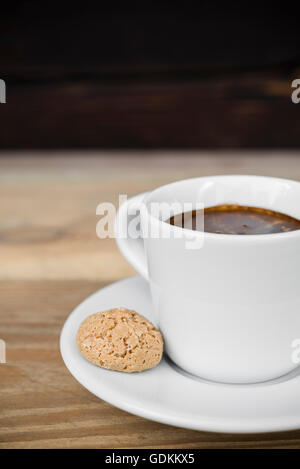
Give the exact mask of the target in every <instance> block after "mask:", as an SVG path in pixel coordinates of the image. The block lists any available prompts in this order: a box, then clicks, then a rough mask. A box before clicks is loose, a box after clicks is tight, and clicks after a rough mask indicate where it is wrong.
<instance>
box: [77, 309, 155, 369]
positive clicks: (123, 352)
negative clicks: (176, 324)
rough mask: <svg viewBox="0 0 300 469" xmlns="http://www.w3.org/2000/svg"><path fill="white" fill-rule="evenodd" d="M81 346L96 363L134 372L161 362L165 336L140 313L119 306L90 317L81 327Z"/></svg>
mask: <svg viewBox="0 0 300 469" xmlns="http://www.w3.org/2000/svg"><path fill="white" fill-rule="evenodd" d="M77 346H78V348H79V350H80V353H81V354H82V355H83V356H84V357H85V358H86V359H87V360H89V361H90V362H92V363H94V364H95V365H98V366H101V367H102V368H107V369H108V370H116V371H125V372H126V373H132V372H135V371H144V370H148V369H149V368H154V367H155V366H156V365H158V363H159V362H160V360H161V357H162V352H163V339H162V335H161V333H160V331H159V330H158V329H156V328H155V327H154V326H153V324H152V323H151V322H150V321H148V320H147V319H146V318H144V317H143V316H141V315H140V314H138V313H136V312H135V311H131V310H129V309H126V308H115V309H110V310H109V311H103V312H101V313H96V314H92V315H91V316H89V317H87V318H86V319H85V320H84V321H83V323H82V324H81V325H80V327H79V330H78V334H77Z"/></svg>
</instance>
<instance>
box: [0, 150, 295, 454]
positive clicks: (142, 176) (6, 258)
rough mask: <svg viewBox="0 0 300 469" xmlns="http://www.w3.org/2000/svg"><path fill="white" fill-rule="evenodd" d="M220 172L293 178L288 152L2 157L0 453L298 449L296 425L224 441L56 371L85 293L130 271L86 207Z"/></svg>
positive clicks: (291, 156) (60, 369) (227, 437)
mask: <svg viewBox="0 0 300 469" xmlns="http://www.w3.org/2000/svg"><path fill="white" fill-rule="evenodd" d="M222 173H249V174H253V173H256V174H265V175H267V174H268V175H274V176H282V177H291V178H294V179H299V180H300V155H299V154H297V153H287V152H285V153H281V152H277V153H276V152H275V153H274V152H273V153H268V154H266V153H261V154H259V153H253V154H250V153H248V154H241V153H211V154H209V153H205V152H204V153H199V152H198V153H197V152H195V153H186V154H180V153H177V154H174V153H173V152H172V153H145V154H142V153H134V152H127V153H126V152H124V153H111V154H109V153H99V152H94V153H88V154H83V153H71V154H67V153H66V152H64V153H62V154H60V153H54V154H50V153H49V154H46V153H41V154H34V155H32V154H27V155H24V154H22V155H15V154H12V153H6V154H3V155H2V158H1V159H0V200H1V204H0V241H1V242H0V258H1V263H0V282H1V284H0V290H1V295H0V301H1V313H0V338H1V339H4V340H5V341H6V344H7V363H6V364H0V448H140V447H143V448H145V447H147V448H163V447H165V448H256V447H257V448H275V447H276V448H300V430H299V431H293V432H285V433H275V434H259V435H233V434H232V435H231V434H217V433H207V432H197V431H190V430H185V429H180V428H175V427H170V426H167V425H162V424H159V423H155V422H150V421H148V420H145V419H143V418H140V417H136V416H134V415H130V414H128V413H126V412H123V411H121V410H119V409H117V408H115V407H112V406H111V405H109V404H107V403H105V402H103V401H101V400H99V399H98V398H96V397H95V396H93V395H92V394H90V393H89V392H88V391H87V390H85V389H84V388H83V387H82V386H81V385H80V384H78V383H77V382H76V381H75V379H74V378H73V377H72V376H71V375H70V373H69V372H68V371H67V369H66V368H65V366H64V364H63V362H62V359H61V356H60V352H59V334H60V330H61V327H62V325H63V323H64V321H65V319H66V318H67V316H68V314H69V313H70V311H71V310H72V309H73V308H74V307H75V306H76V305H77V304H78V303H79V302H80V301H81V300H83V299H84V298H85V297H86V296H87V295H89V294H90V293H92V292H93V291H95V290H97V289H99V288H101V287H103V286H104V285H107V284H109V283H111V282H113V281H115V280H118V279H121V278H124V277H127V276H130V275H132V274H134V271H133V269H132V268H131V267H130V266H129V265H128V264H127V262H126V261H125V260H124V259H123V258H122V256H121V255H120V253H119V252H118V250H117V248H116V245H115V242H114V240H111V239H107V240H99V239H98V238H97V237H96V233H95V228H96V221H97V217H96V213H95V211H96V206H97V204H98V203H99V202H103V201H110V202H117V200H118V194H119V193H122V194H128V195H129V196H130V195H133V194H136V193H138V192H141V191H144V190H148V189H151V188H153V187H155V186H158V185H160V184H163V183H167V182H169V181H173V180H176V179H180V178H185V177H190V176H196V175H198V176H201V175H207V174H222Z"/></svg>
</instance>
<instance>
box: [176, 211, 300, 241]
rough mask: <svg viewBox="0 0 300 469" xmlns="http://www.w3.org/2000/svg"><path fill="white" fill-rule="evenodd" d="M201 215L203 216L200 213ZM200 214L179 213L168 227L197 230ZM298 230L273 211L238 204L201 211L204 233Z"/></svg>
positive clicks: (296, 224)
mask: <svg viewBox="0 0 300 469" xmlns="http://www.w3.org/2000/svg"><path fill="white" fill-rule="evenodd" d="M201 212H202V213H201ZM200 216H201V217H202V216H203V210H202V211H196V210H193V211H192V212H186V213H180V214H179V215H176V216H174V217H171V218H170V219H169V220H168V223H170V224H171V225H175V226H179V227H182V228H187V229H190V230H197V229H198V230H199V228H198V226H201V223H199V220H200V218H199V219H198V223H197V217H200ZM294 230H300V220H297V219H296V218H292V217H290V216H288V215H285V214H283V213H279V212H273V211H272V210H266V209H263V208H258V207H245V206H240V205H217V206H215V207H209V208H206V209H204V231H205V232H207V233H220V234H233V235H258V234H273V233H286V232H288V231H294Z"/></svg>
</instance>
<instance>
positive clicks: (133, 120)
mask: <svg viewBox="0 0 300 469" xmlns="http://www.w3.org/2000/svg"><path fill="white" fill-rule="evenodd" d="M296 75H297V73H296ZM291 81H292V80H291V75H290V73H289V72H285V73H284V74H282V72H281V71H280V70H279V71H278V70H274V71H273V70H270V71H267V72H261V73H259V72H256V73H252V72H249V73H238V74H228V75H225V76H224V75H221V76H218V77H217V78H216V77H215V76H214V77H213V78H211V77H206V78H203V77H202V78H201V79H199V78H195V77H194V78H192V79H188V80H181V81H178V82H172V81H170V82H166V83H161V82H158V83H153V82H151V81H150V82H148V83H139V82H136V81H133V82H129V83H121V82H120V83H117V84H113V83H107V82H104V83H101V80H98V79H97V78H95V79H94V80H90V81H89V80H79V81H78V80H77V81H76V80H75V81H71V80H69V81H64V82H61V83H60V82H54V83H48V84H42V83H32V84H27V85H14V84H13V83H12V84H10V83H9V81H8V82H7V104H5V105H1V107H0V146H1V147H2V148H22V149H23V148H57V147H85V148H87V147H89V148H95V147H96V148H97V147H99V146H101V147H102V148H133V147H134V148H199V147H202V148H223V149H224V148H239V147H244V148H257V147H260V148H268V147H286V148H298V147H299V143H300V140H299V135H300V119H299V108H298V106H297V105H296V104H293V103H292V101H291V92H292V89H291Z"/></svg>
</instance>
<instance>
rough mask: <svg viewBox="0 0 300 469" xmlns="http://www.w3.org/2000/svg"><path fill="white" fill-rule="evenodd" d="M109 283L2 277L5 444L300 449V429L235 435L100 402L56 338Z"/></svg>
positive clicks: (0, 385) (1, 441)
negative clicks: (76, 375)
mask: <svg viewBox="0 0 300 469" xmlns="http://www.w3.org/2000/svg"><path fill="white" fill-rule="evenodd" d="M104 284H105V283H103V282H99V281H94V282H92V281H65V282H62V281H46V282H45V281H31V282H24V281H21V282H1V284H0V309H1V311H2V315H1V327H0V331H1V337H3V338H4V339H5V340H6V342H7V364H5V365H0V448H122V447H123V448H124V447H126V448H136V447H138V448H140V447H143V448H165V447H166V448H187V447H188V448H256V447H257V448H262V447H264V448H296V447H298V448H299V447H300V431H294V432H286V433H275V434H263V435H231V434H228V435H227V434H217V433H207V432H197V431H191V430H185V429H180V428H175V427H170V426H167V425H162V424H159V423H155V422H151V421H148V420H145V419H142V418H140V417H135V416H133V415H130V414H128V413H126V412H123V411H121V410H119V409H117V408H115V407H112V406H110V405H109V404H107V403H105V402H103V401H101V400H100V399H98V398H96V397H95V396H93V395H92V394H90V393H89V392H88V391H87V390H85V389H84V388H83V387H82V386H80V385H79V384H78V383H77V382H76V381H75V379H74V378H73V377H72V376H71V375H70V373H69V372H68V371H67V369H66V368H65V366H64V364H63V362H62V359H61V356H60V353H59V348H58V338H59V333H60V330H61V327H62V325H63V322H64V321H65V319H66V317H67V315H68V314H69V312H70V311H71V310H72V308H74V307H75V306H76V305H77V304H78V303H79V302H80V301H81V300H82V299H84V298H85V297H86V296H87V295H89V294H90V293H92V292H93V291H95V290H96V289H98V288H101V287H102V286H104Z"/></svg>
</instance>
